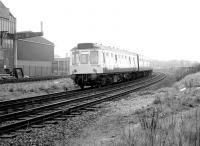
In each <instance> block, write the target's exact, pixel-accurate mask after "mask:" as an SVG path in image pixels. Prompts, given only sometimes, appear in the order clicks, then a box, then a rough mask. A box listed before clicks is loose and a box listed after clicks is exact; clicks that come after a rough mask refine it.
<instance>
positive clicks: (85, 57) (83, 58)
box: [80, 54, 88, 64]
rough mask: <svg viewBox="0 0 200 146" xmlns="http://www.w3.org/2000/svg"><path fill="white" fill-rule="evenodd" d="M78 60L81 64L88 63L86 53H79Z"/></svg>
mask: <svg viewBox="0 0 200 146" xmlns="http://www.w3.org/2000/svg"><path fill="white" fill-rule="evenodd" d="M80 62H81V64H88V54H81V56H80Z"/></svg>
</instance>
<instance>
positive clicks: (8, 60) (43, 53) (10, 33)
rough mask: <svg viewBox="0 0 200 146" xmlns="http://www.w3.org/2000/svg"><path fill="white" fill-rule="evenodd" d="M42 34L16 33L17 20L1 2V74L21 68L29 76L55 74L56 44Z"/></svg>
mask: <svg viewBox="0 0 200 146" xmlns="http://www.w3.org/2000/svg"><path fill="white" fill-rule="evenodd" d="M41 36H43V32H42V28H41V32H31V31H26V32H16V18H15V17H14V16H13V15H12V14H11V13H10V10H9V9H8V8H7V7H6V6H5V5H4V4H3V3H2V2H1V1H0V74H4V73H5V70H7V69H9V70H11V71H12V69H13V68H16V67H20V68H22V69H23V71H24V75H27V76H45V75H52V74H53V67H52V65H53V61H54V44H53V43H52V42H50V41H48V40H47V39H45V38H44V37H41Z"/></svg>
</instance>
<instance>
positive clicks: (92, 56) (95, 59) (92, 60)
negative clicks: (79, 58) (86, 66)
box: [90, 51, 98, 64]
mask: <svg viewBox="0 0 200 146" xmlns="http://www.w3.org/2000/svg"><path fill="white" fill-rule="evenodd" d="M90 64H98V51H91V52H90Z"/></svg>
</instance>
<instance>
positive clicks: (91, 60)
mask: <svg viewBox="0 0 200 146" xmlns="http://www.w3.org/2000/svg"><path fill="white" fill-rule="evenodd" d="M100 55H101V54H100V53H99V51H98V49H85V50H78V49H77V50H74V51H72V54H71V56H72V57H71V70H70V72H71V78H72V79H73V80H74V82H75V84H77V85H79V86H80V87H81V88H84V86H91V85H94V84H96V83H95V80H96V78H97V74H98V73H101V72H102V69H101V67H100V61H101V60H100V57H99V56H100Z"/></svg>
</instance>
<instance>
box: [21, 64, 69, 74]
mask: <svg viewBox="0 0 200 146" xmlns="http://www.w3.org/2000/svg"><path fill="white" fill-rule="evenodd" d="M18 67H20V68H22V69H23V72H24V75H27V76H51V75H68V74H69V71H68V70H69V69H67V70H61V69H59V68H55V67H54V68H53V67H52V66H51V67H48V66H30V65H18Z"/></svg>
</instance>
